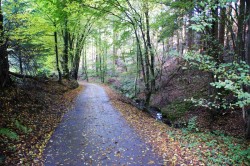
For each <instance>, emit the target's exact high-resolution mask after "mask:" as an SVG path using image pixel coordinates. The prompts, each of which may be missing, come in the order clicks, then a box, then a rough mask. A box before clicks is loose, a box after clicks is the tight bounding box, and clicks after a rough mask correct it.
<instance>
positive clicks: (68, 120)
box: [44, 84, 162, 166]
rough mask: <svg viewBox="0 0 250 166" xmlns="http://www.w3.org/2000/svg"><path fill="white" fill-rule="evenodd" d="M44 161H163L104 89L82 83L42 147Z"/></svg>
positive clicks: (67, 163) (74, 162) (69, 163)
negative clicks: (71, 102) (46, 142)
mask: <svg viewBox="0 0 250 166" xmlns="http://www.w3.org/2000/svg"><path fill="white" fill-rule="evenodd" d="M44 158H45V165H48V166H50V165H51V166H52V165H71V166H78V165H79V166H82V165H162V159H161V158H160V157H159V156H158V155H157V154H155V153H154V152H153V150H152V148H151V147H150V146H149V145H148V144H146V143H145V142H144V141H143V140H142V139H140V137H139V136H138V135H137V133H136V132H135V131H134V129H133V128H131V127H130V126H129V125H128V123H127V122H126V121H125V119H124V118H123V117H122V116H121V114H120V112H118V111H116V110H115V109H114V108H113V106H112V105H111V103H110V101H109V98H108V96H107V95H106V93H105V91H104V89H103V88H102V87H100V86H98V85H95V84H85V90H84V91H83V92H82V93H81V94H80V95H79V97H78V99H77V101H76V106H75V109H74V110H72V111H70V112H68V113H67V114H65V116H64V118H63V120H62V122H61V123H60V124H59V126H58V127H57V128H56V130H55V132H54V133H53V135H52V137H51V140H50V141H49V143H48V144H47V147H46V149H45V151H44Z"/></svg>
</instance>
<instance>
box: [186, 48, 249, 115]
mask: <svg viewBox="0 0 250 166" xmlns="http://www.w3.org/2000/svg"><path fill="white" fill-rule="evenodd" d="M184 58H185V59H186V60H187V61H188V62H190V64H191V65H192V66H195V67H197V68H198V69H200V70H202V71H205V72H210V73H212V74H213V76H214V81H213V82H211V83H210V85H211V86H212V87H214V88H215V89H217V91H216V93H215V94H213V95H211V96H209V98H199V99H194V98H191V101H192V102H194V103H195V104H196V105H199V106H204V107H208V108H210V109H212V108H213V109H224V110H225V109H234V108H237V107H240V108H243V107H244V106H247V105H249V104H250V93H248V92H245V91H244V90H243V86H250V76H249V73H248V72H249V69H250V67H249V65H247V64H246V62H244V61H241V62H231V63H218V62H217V61H216V60H215V59H214V58H213V57H210V56H208V55H201V54H197V53H194V52H189V53H188V54H186V55H185V56H184ZM229 94H232V95H233V98H232V97H231V98H228V95H229ZM235 99H236V100H235Z"/></svg>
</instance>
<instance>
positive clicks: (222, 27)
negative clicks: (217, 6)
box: [219, 8, 226, 62]
mask: <svg viewBox="0 0 250 166" xmlns="http://www.w3.org/2000/svg"><path fill="white" fill-rule="evenodd" d="M220 15H221V17H220V29H219V43H220V50H221V53H220V55H219V61H220V62H223V61H224V60H223V53H224V41H225V24H226V8H222V9H221V14H220Z"/></svg>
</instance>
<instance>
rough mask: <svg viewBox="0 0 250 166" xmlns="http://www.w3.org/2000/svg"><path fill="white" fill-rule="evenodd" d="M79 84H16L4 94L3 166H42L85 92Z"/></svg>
mask: <svg viewBox="0 0 250 166" xmlns="http://www.w3.org/2000/svg"><path fill="white" fill-rule="evenodd" d="M77 86H78V85H77V83H76V81H75V82H74V81H66V80H63V82H62V84H59V83H58V82H57V81H52V80H47V81H44V80H33V79H27V80H16V81H15V85H14V86H12V87H10V88H8V89H6V90H5V91H1V92H0V110H1V111H0V112H1V113H0V119H1V121H0V165H25V164H28V165H30V164H31V163H33V164H38V163H40V164H41V163H42V151H43V149H44V147H45V145H46V143H47V141H48V139H49V138H50V136H51V134H52V133H53V131H54V129H55V127H56V126H57V125H58V123H59V122H60V121H61V118H62V116H63V115H64V113H65V112H67V111H68V110H71V106H72V104H73V101H74V99H75V97H76V96H77V95H78V93H79V92H80V91H81V90H82V89H83V87H82V86H80V87H78V88H76V87H77Z"/></svg>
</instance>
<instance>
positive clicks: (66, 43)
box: [63, 20, 69, 79]
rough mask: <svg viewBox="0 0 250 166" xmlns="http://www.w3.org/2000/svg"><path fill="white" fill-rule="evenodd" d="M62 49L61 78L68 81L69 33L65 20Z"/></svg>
mask: <svg viewBox="0 0 250 166" xmlns="http://www.w3.org/2000/svg"><path fill="white" fill-rule="evenodd" d="M63 35H64V36H63V41H64V48H63V77H64V78H66V79H69V67H68V61H69V31H68V21H67V20H65V27H64V34H63Z"/></svg>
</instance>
